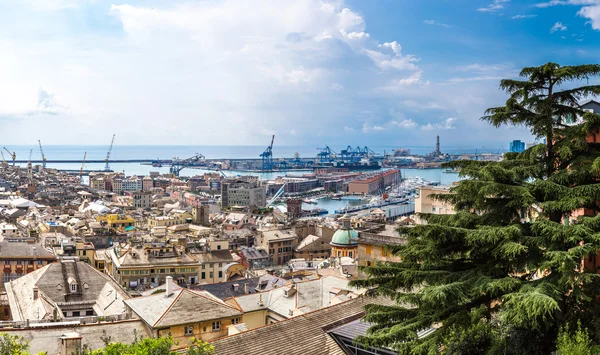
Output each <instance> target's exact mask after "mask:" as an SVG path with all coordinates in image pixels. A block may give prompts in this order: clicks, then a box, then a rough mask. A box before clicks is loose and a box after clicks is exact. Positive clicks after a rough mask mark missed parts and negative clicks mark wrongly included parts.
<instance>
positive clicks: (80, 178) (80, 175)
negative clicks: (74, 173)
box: [79, 152, 87, 185]
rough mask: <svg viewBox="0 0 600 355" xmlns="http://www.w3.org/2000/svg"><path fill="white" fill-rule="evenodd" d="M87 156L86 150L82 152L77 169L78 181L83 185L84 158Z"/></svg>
mask: <svg viewBox="0 0 600 355" xmlns="http://www.w3.org/2000/svg"><path fill="white" fill-rule="evenodd" d="M86 156H87V152H84V153H83V162H82V163H81V169H79V183H80V184H82V185H83V169H84V168H85V158H86Z"/></svg>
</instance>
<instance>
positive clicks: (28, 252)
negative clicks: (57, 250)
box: [0, 241, 56, 259]
mask: <svg viewBox="0 0 600 355" xmlns="http://www.w3.org/2000/svg"><path fill="white" fill-rule="evenodd" d="M34 251H35V253H34ZM34 254H35V256H36V257H37V258H40V259H56V255H54V254H52V253H50V252H49V251H47V250H46V249H44V248H43V247H41V246H40V245H38V244H34V243H25V242H6V241H3V242H0V259H19V258H33V256H34Z"/></svg>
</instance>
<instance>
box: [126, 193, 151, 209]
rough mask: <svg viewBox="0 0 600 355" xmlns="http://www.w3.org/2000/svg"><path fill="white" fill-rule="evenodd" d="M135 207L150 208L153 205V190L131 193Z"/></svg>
mask: <svg viewBox="0 0 600 355" xmlns="http://www.w3.org/2000/svg"><path fill="white" fill-rule="evenodd" d="M131 198H132V200H133V207H134V208H142V209H146V208H150V207H152V192H149V191H144V192H133V193H132V194H131Z"/></svg>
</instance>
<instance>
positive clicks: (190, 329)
mask: <svg viewBox="0 0 600 355" xmlns="http://www.w3.org/2000/svg"><path fill="white" fill-rule="evenodd" d="M183 333H184V334H185V335H186V336H190V335H193V334H194V326H193V325H188V326H187V327H185V328H184V332H183Z"/></svg>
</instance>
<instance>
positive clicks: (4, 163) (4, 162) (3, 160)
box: [0, 150, 8, 166]
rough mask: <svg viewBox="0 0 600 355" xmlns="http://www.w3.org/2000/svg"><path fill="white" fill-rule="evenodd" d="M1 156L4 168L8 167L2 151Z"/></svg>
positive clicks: (0, 151)
mask: <svg viewBox="0 0 600 355" xmlns="http://www.w3.org/2000/svg"><path fill="white" fill-rule="evenodd" d="M0 155H2V165H4V166H6V165H8V163H7V162H6V159H4V152H3V151H2V150H0Z"/></svg>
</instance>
